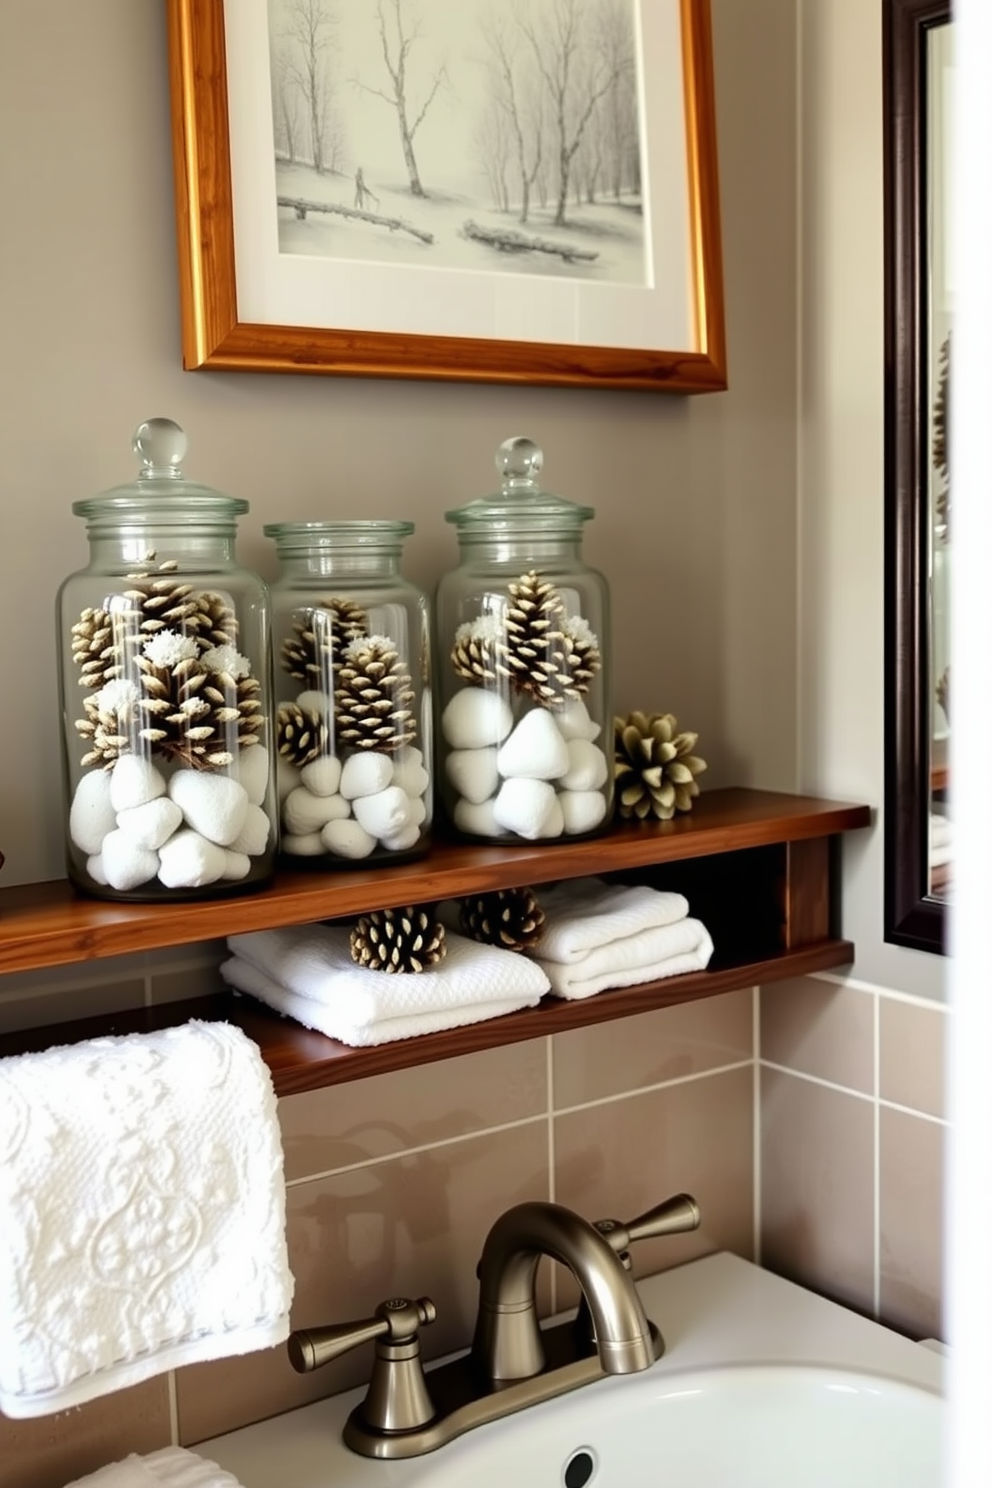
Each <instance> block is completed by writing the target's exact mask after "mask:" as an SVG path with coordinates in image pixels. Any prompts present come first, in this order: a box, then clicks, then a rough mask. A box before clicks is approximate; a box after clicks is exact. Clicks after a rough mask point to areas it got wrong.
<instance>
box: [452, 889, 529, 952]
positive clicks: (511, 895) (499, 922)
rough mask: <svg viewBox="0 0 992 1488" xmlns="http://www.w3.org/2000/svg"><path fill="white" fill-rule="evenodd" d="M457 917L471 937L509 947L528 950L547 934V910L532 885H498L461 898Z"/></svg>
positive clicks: (506, 948) (489, 943)
mask: <svg viewBox="0 0 992 1488" xmlns="http://www.w3.org/2000/svg"><path fill="white" fill-rule="evenodd" d="M458 920H459V923H460V925H461V928H462V930H463V932H464V933H465V934H466V935H467V936H469V938H470V939H471V940H477V941H480V942H481V943H482V944H483V945H492V946H499V947H501V949H503V950H507V951H526V950H529V949H530V948H531V947H532V946H536V945H537V944H538V942H539V941H540V939H541V937H542V935H543V934H544V923H545V918H544V910H543V909H542V908H541V906H540V904H538V902H537V897H536V895H535V894H534V891H533V889H496V890H494V891H493V892H492V893H489V894H472V895H469V896H468V897H466V898H464V899H462V900H460V901H459V905H458Z"/></svg>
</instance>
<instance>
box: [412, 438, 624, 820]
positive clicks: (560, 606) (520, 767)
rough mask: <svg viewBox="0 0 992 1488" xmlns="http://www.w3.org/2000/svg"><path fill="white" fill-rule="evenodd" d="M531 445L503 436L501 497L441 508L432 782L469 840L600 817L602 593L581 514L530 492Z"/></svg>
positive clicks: (604, 766)
mask: <svg viewBox="0 0 992 1488" xmlns="http://www.w3.org/2000/svg"><path fill="white" fill-rule="evenodd" d="M542 464H543V456H542V453H541V451H540V449H539V448H538V447H537V445H536V444H534V443H533V442H532V441H531V440H529V439H523V438H516V439H508V440H506V441H504V443H503V444H501V445H500V447H499V449H498V451H497V453H496V468H497V470H498V471H499V472H500V475H501V476H502V486H501V489H500V490H499V491H498V492H497V493H495V494H494V495H492V496H487V497H482V498H480V499H479V500H476V501H473V502H470V503H469V504H468V505H467V506H463V507H460V508H459V509H458V510H456V511H450V512H447V513H446V517H447V520H448V521H449V522H453V523H454V524H455V527H456V529H457V534H458V544H459V548H460V550H461V563H460V565H459V567H458V568H457V569H455V570H453V571H452V572H451V573H449V574H447V575H445V577H444V578H443V579H442V580H441V582H440V584H439V585H438V590H437V597H436V627H437V637H438V656H437V665H438V673H439V675H438V693H439V697H438V704H439V718H440V729H439V740H438V775H439V781H440V784H441V790H442V800H443V803H444V808H445V814H446V816H447V818H448V820H449V822H450V824H451V825H452V826H453V828H454V829H455V831H456V832H457V833H458V835H460V836H462V837H465V838H468V839H472V840H479V839H482V840H487V841H489V840H496V841H517V840H519V839H521V838H524V839H526V840H528V841H532V842H540V841H547V840H552V839H557V838H561V837H562V836H573V837H585V836H591V835H595V834H597V833H600V832H602V831H604V830H605V829H606V828H607V827H608V826H609V823H610V820H611V816H612V810H613V768H612V727H613V713H612V704H611V698H610V687H609V683H610V653H609V590H608V587H607V584H606V580H605V579H604V578H603V576H602V574H599V573H597V572H596V571H595V570H593V569H591V568H588V567H587V566H586V565H585V563H583V561H582V557H581V551H580V549H581V541H582V529H583V524H584V523H585V522H587V521H588V520H589V518H590V517H592V516H593V515H594V513H593V510H592V508H591V507H588V506H578V505H576V504H575V503H574V502H572V501H566V500H564V499H563V498H562V497H560V496H555V495H553V494H552V493H551V492H548V491H543V490H542V489H541V488H540V486H539V484H538V475H539V473H540V470H541V466H542Z"/></svg>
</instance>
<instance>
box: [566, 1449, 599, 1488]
mask: <svg viewBox="0 0 992 1488" xmlns="http://www.w3.org/2000/svg"><path fill="white" fill-rule="evenodd" d="M595 1471H596V1459H595V1457H594V1456H593V1454H592V1453H591V1452H590V1451H589V1449H588V1447H580V1448H579V1450H578V1451H577V1452H573V1453H572V1455H571V1457H570V1458H569V1459H568V1461H567V1462H566V1463H565V1474H564V1477H563V1478H562V1482H563V1483H564V1485H565V1488H586V1484H587V1483H588V1482H589V1481H590V1479H591V1478H592V1475H593V1473H594V1472H595Z"/></svg>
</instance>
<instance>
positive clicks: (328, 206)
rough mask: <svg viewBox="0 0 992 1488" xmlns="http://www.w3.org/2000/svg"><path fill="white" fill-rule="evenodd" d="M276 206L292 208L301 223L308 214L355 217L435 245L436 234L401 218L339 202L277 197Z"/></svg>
mask: <svg viewBox="0 0 992 1488" xmlns="http://www.w3.org/2000/svg"><path fill="white" fill-rule="evenodd" d="M276 204H277V205H278V206H280V207H292V209H293V211H294V212H295V213H296V215H297V217H298V218H299V219H300V221H301V222H305V221H306V217H307V213H308V212H334V213H335V214H336V215H337V216H339V217H355V218H357V219H358V220H359V221H360V222H371V223H372V225H373V226H374V227H388V228H389V231H390V232H407V233H412V235H413V236H414V237H415V238H419V239H420V241H421V242H422V243H433V241H434V234H433V233H429V232H422V231H421V229H420V228H419V227H411V225H410V223H409V222H404V221H403V219H402V218H401V217H381V216H380V215H379V213H378V212H363V211H362V210H361V209H360V208H359V207H342V206H339V205H338V203H337V202H315V201H303V200H302V199H301V198H300V197H296V196H277V197H276Z"/></svg>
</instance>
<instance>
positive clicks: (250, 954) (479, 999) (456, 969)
mask: <svg viewBox="0 0 992 1488" xmlns="http://www.w3.org/2000/svg"><path fill="white" fill-rule="evenodd" d="M227 943H228V945H229V947H230V948H231V950H232V951H234V952H235V955H234V956H233V957H232V958H231V959H230V960H228V961H225V962H224V964H223V965H222V966H221V975H222V976H223V978H224V980H225V981H226V982H228V983H229V984H230V985H231V986H232V987H237V988H239V990H241V991H242V992H250V993H251V994H252V995H253V996H255V997H260V998H261V999H262V1000H263V1001H264V1002H267V1003H269V1004H270V1005H271V1006H272V1007H275V1008H278V1009H279V1011H280V1012H283V1013H287V1014H288V1015H289V1016H290V1017H291V1018H295V1019H296V1020H297V1022H299V1023H303V1024H305V1025H306V1027H308V1028H316V1029H317V1030H319V1032H321V1033H326V1034H327V1035H328V1037H330V1038H336V1039H340V1040H341V1042H342V1043H345V1044H352V1045H356V1046H365V1045H369V1044H383V1043H389V1042H392V1040H394V1039H398V1038H413V1037H414V1036H415V1035H417V1034H420V1033H437V1032H438V1031H440V1030H441V1029H443V1028H460V1027H461V1026H462V1025H463V1024H466V1023H477V1022H479V1021H480V1019H482V1018H495V1017H498V1016H499V1015H500V1014H501V1013H507V1012H513V1011H514V1010H515V1009H516V1008H521V1007H533V1006H534V1004H535V1003H537V1002H539V1001H540V999H541V997H542V996H543V995H544V993H545V992H547V990H548V985H549V984H548V978H547V977H546V976H545V974H544V972H543V971H542V970H541V969H540V967H539V966H536V965H534V964H533V963H532V962H529V961H527V960H526V959H525V958H523V957H521V956H517V955H515V954H514V953H513V952H512V951H501V950H498V949H497V948H496V947H495V946H483V945H478V944H477V943H476V942H475V941H474V940H469V939H467V938H466V937H465V936H464V935H458V934H456V933H454V932H453V931H451V930H448V931H447V946H448V951H447V955H446V956H445V957H444V960H443V961H439V962H438V964H437V965H436V966H434V967H432V968H431V969H430V970H429V971H420V972H415V973H405V972H387V971H374V970H372V969H371V968H369V967H367V966H357V965H356V964H355V962H354V961H353V960H352V959H351V951H350V931H349V930H348V929H347V928H345V927H341V926H337V925H310V926H306V927H304V928H297V929H288V930H258V931H252V932H250V933H248V934H246V935H231V936H229V937H228V942H227ZM253 972H254V973H256V974H257V975H254V976H253V975H252V973H253Z"/></svg>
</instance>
